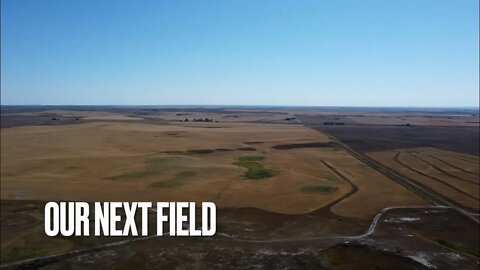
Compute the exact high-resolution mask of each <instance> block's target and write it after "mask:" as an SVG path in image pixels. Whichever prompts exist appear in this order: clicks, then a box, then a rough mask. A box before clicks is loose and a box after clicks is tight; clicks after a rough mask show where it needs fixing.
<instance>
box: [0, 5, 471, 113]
mask: <svg viewBox="0 0 480 270" xmlns="http://www.w3.org/2000/svg"><path fill="white" fill-rule="evenodd" d="M1 4H2V10H1V12H2V14H1V15H2V16H1V20H2V21H1V23H2V25H1V34H2V38H1V56H2V57H1V75H2V78H1V87H2V88H1V102H2V104H45V105H48V104H51V105H60V104H64V105H82V104H91V105H102V104H104V105H117V104H118V105H123V104H130V105H135V104H138V105H174V104H190V105H196V104H217V105H314V106H478V102H479V89H478V87H479V29H478V24H479V14H478V10H479V7H478V1H477V0H460V1H456V0H450V1H441V0H432V1H427V0H419V1H414V0H389V1H385V0H377V1H369V0H350V1H342V0H330V1H322V0H313V1H294V0H261V1H257V0H255V1H254V0H238V1H234V0H228V1H225V0H218V1H211V0H205V1H182V0H180V1H178V0H175V1H173V0H171V1H119V0H115V1H106V0H102V1H97V0H56V1H53V0H2V1H1Z"/></svg>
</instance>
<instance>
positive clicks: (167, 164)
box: [107, 157, 179, 180]
mask: <svg viewBox="0 0 480 270" xmlns="http://www.w3.org/2000/svg"><path fill="white" fill-rule="evenodd" d="M178 166H179V158H178V157H160V158H153V159H150V160H148V161H147V165H146V166H145V168H144V170H142V171H136V172H129V173H124V174H120V175H116V176H112V177H108V178H107V179H109V180H122V179H135V178H141V177H148V176H152V175H158V174H161V173H163V172H165V171H167V170H169V169H172V168H175V167H178Z"/></svg>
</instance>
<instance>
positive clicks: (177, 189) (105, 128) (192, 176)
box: [1, 112, 421, 217]
mask: <svg viewBox="0 0 480 270" xmlns="http://www.w3.org/2000/svg"><path fill="white" fill-rule="evenodd" d="M62 113H65V112H62ZM83 115H87V114H86V113H83ZM105 117H107V116H106V115H105ZM249 117H250V116H249ZM2 145H3V147H2V155H3V156H8V157H9V158H8V159H2V164H1V166H2V167H1V169H2V193H1V196H2V199H22V200H84V201H99V200H105V201H139V200H143V201H160V200H163V201H182V200H184V201H193V200H195V201H198V202H200V201H213V202H216V203H217V204H218V206H219V207H223V208H238V207H255V208H260V209H263V210H266V211H272V212H277V213H291V214H300V213H307V212H311V211H313V210H316V209H319V208H321V207H322V206H324V205H327V204H328V203H330V202H333V201H335V200H336V199H338V198H340V197H342V196H344V195H345V194H347V193H348V192H350V191H351V190H352V188H353V186H352V184H353V185H355V186H357V187H358V189H359V192H358V193H356V194H355V195H354V196H353V197H351V198H349V199H348V200H346V201H344V202H342V203H341V204H339V205H338V206H336V207H335V212H336V213H338V214H341V215H345V216H353V217H370V216H372V215H374V214H375V213H376V212H377V211H379V210H380V209H381V208H383V207H386V206H389V205H396V204H402V205H404V204H405V205H410V204H418V203H420V202H421V200H420V199H419V198H418V197H417V196H416V195H414V194H413V193H411V192H409V191H407V190H406V189H404V188H403V187H401V186H400V185H398V184H396V183H394V182H392V181H389V180H388V179H387V178H385V177H384V176H382V175H378V173H375V171H373V170H372V169H370V168H368V167H366V166H365V165H363V164H361V163H360V162H358V161H357V160H356V159H354V158H352V157H351V156H349V154H347V153H346V152H344V151H342V150H341V149H339V148H338V147H336V146H335V145H333V144H331V143H329V139H328V138H327V137H326V136H324V135H323V134H321V133H319V132H317V131H314V130H312V129H309V128H306V127H304V126H301V125H296V124H289V125H285V124H283V125H281V124H259V123H236V122H221V123H215V122H214V123H192V122H182V123H173V124H163V125H151V124H143V123H138V124H137V123H127V122H122V123H119V122H89V123H85V124H78V125H60V126H28V127H14V128H8V129H4V130H3V132H2ZM325 163H327V164H330V166H331V167H333V168H336V169H337V170H338V171H339V173H340V175H339V173H338V172H335V171H333V170H332V168H329V167H327V166H326V165H325ZM342 175H343V177H346V178H347V179H344V178H342ZM53 187H54V188H53ZM372 187H374V188H372ZM391 190H394V191H395V196H389V195H388V194H387V193H385V191H391ZM370 193H374V194H377V195H375V197H372V196H370V198H375V199H374V200H372V201H371V203H369V202H368V200H367V203H365V204H364V205H362V206H361V207H352V206H351V205H358V204H357V203H356V201H357V200H364V199H365V197H369V195H368V194H370Z"/></svg>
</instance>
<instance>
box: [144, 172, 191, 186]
mask: <svg viewBox="0 0 480 270" xmlns="http://www.w3.org/2000/svg"><path fill="white" fill-rule="evenodd" d="M197 174H198V173H197V172H195V171H185V172H179V173H177V174H176V175H175V177H173V178H171V179H168V180H166V181H157V182H154V183H152V184H150V186H151V187H159V188H172V187H178V186H183V185H185V184H186V183H187V182H188V181H190V179H191V178H192V177H194V176H196V175H197Z"/></svg>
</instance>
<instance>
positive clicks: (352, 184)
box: [320, 160, 358, 214]
mask: <svg viewBox="0 0 480 270" xmlns="http://www.w3.org/2000/svg"><path fill="white" fill-rule="evenodd" d="M320 162H321V163H322V164H323V165H324V166H325V167H327V168H328V169H329V170H330V171H331V172H332V173H333V174H334V175H336V176H337V177H340V178H341V179H343V180H345V181H346V182H347V183H349V184H350V186H351V187H352V190H350V191H349V192H348V193H347V194H345V195H343V196H341V197H340V198H338V199H336V200H334V201H332V202H330V203H328V204H327V205H325V206H324V207H325V208H328V210H329V211H330V213H332V211H331V210H330V209H331V208H332V207H333V206H335V205H336V204H338V203H340V202H341V201H343V200H345V199H348V198H349V197H350V196H352V195H353V194H355V193H357V191H358V186H357V185H355V184H354V183H353V182H352V181H351V180H350V179H349V178H348V177H347V176H346V175H344V174H343V173H342V172H340V171H339V170H338V169H337V168H335V167H334V166H333V165H331V164H329V162H327V161H325V160H320ZM332 214H333V213H332Z"/></svg>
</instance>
